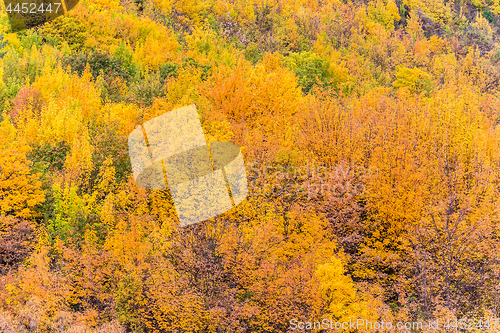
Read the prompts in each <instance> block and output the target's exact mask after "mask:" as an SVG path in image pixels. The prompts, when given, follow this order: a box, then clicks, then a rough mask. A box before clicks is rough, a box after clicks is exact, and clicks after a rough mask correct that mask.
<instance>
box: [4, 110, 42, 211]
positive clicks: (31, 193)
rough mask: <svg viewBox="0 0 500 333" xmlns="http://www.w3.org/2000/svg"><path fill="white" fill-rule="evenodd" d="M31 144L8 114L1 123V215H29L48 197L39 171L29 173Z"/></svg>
mask: <svg viewBox="0 0 500 333" xmlns="http://www.w3.org/2000/svg"><path fill="white" fill-rule="evenodd" d="M29 150H30V147H29V146H28V145H26V144H25V143H24V142H22V141H21V140H20V138H19V137H18V135H17V131H16V129H15V128H14V126H13V124H12V123H11V122H10V120H9V118H7V119H4V120H3V121H2V122H1V123H0V215H12V216H17V217H21V218H30V217H33V216H34V215H35V212H34V210H33V208H34V207H35V206H36V205H37V204H39V203H42V202H44V201H45V196H44V194H43V192H42V190H41V189H40V186H41V182H40V181H39V178H38V175H36V174H35V175H34V174H31V173H30V167H29V165H30V161H29V160H28V159H27V157H26V153H27V152H29Z"/></svg>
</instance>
